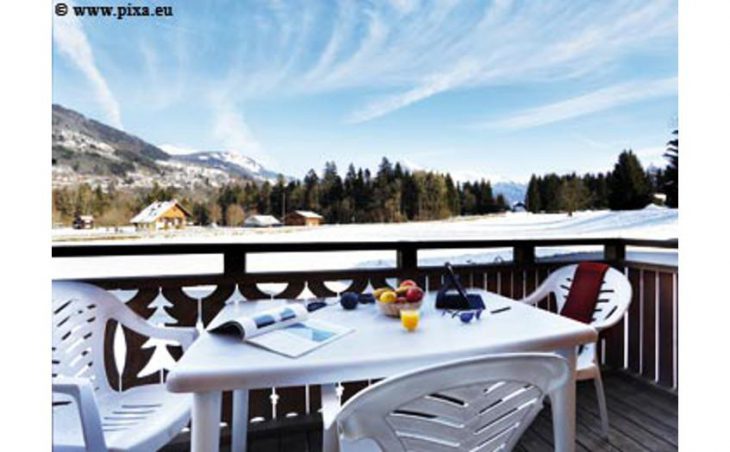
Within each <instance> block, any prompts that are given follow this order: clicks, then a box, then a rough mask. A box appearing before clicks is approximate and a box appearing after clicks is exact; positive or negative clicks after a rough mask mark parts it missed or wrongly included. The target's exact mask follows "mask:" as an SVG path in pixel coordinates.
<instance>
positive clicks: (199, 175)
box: [51, 104, 277, 189]
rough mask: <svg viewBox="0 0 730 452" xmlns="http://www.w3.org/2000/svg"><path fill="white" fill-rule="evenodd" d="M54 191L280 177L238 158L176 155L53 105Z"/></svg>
mask: <svg viewBox="0 0 730 452" xmlns="http://www.w3.org/2000/svg"><path fill="white" fill-rule="evenodd" d="M52 111H53V114H52V129H51V133H52V141H51V142H52V164H53V186H54V187H61V186H73V185H78V184H81V183H89V184H91V185H92V186H97V185H100V186H104V187H105V186H108V185H110V184H112V183H113V184H114V185H116V186H117V187H120V188H123V187H149V186H151V185H152V184H154V183H155V182H156V183H158V184H160V185H175V186H178V187H184V188H190V189H195V188H199V187H217V186H221V185H223V184H227V183H232V182H236V181H240V180H249V181H256V182H263V181H270V182H271V181H274V180H276V177H277V174H276V173H274V172H273V171H270V170H268V169H266V168H264V167H263V166H262V165H261V164H259V163H258V162H256V161H255V160H253V159H251V158H249V157H246V156H243V155H240V154H237V153H235V152H195V153H193V154H188V155H170V153H168V152H165V150H163V149H161V148H160V147H158V146H155V145H153V144H150V143H147V142H146V141H144V140H142V139H141V138H139V137H136V136H133V135H130V134H128V133H126V132H123V131H121V130H118V129H115V128H114V127H110V126H108V125H106V124H103V123H101V122H99V121H95V120H93V119H90V118H86V117H85V116H83V115H82V114H80V113H78V112H76V111H73V110H71V109H68V108H64V107H62V106H60V105H55V104H54V105H53V110H52Z"/></svg>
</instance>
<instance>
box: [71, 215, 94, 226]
mask: <svg viewBox="0 0 730 452" xmlns="http://www.w3.org/2000/svg"><path fill="white" fill-rule="evenodd" d="M72 226H73V228H74V229H94V216H93V215H76V217H75V218H74V222H73V223H72Z"/></svg>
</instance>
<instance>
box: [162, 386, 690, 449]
mask: <svg viewBox="0 0 730 452" xmlns="http://www.w3.org/2000/svg"><path fill="white" fill-rule="evenodd" d="M604 385H605V388H606V397H607V404H608V410H609V420H610V424H611V431H610V434H609V440H608V441H606V440H604V439H602V438H601V436H600V422H599V418H598V405H597V402H596V398H595V392H594V388H593V383H592V382H580V383H578V412H577V425H576V429H577V448H576V450H577V451H579V452H586V451H661V452H665V451H675V450H677V436H678V433H677V396H676V394H674V393H670V392H668V391H666V390H663V389H659V388H656V387H654V386H653V385H650V384H648V383H645V382H643V381H640V380H638V379H636V378H634V377H631V376H628V375H626V374H624V373H621V372H615V373H614V372H607V373H605V374H604ZM320 429H321V422H320V421H317V420H316V419H312V420H310V421H305V422H302V421H301V420H300V421H294V420H292V421H285V422H282V423H281V425H280V427H279V428H277V429H275V430H271V429H266V430H261V431H256V430H252V431H251V432H250V434H249V442H248V450H249V451H250V452H319V451H321V450H322V436H321V431H320ZM552 437H553V435H552V421H551V416H550V410H549V408H545V409H543V411H542V412H541V414H540V416H538V418H537V419H536V420H535V421H534V422H533V424H532V425H531V426H530V429H529V430H528V431H527V432H526V433H525V434H524V435H523V437H522V439H521V441H520V443H519V444H518V445H517V448H516V449H515V450H517V451H520V452H526V451H527V452H543V451H552V450H553V445H552V444H553V443H552ZM223 442H224V446H223V448H222V449H221V450H225V451H228V450H230V448H229V447H228V446H227V445H225V443H226V442H227V441H226V439H224V440H223ZM176 446H177V447H175V446H172V447H169V448H165V450H166V451H167V450H169V451H172V450H185V448H186V446H187V444H181V443H180V442H178V444H177V445H176Z"/></svg>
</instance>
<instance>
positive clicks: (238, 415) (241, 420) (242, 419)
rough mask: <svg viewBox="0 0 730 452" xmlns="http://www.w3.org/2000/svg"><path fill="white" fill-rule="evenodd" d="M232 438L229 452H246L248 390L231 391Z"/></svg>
mask: <svg viewBox="0 0 730 452" xmlns="http://www.w3.org/2000/svg"><path fill="white" fill-rule="evenodd" d="M232 422H233V438H232V439H231V451H233V452H246V434H247V433H248V389H237V390H235V391H233V421H232Z"/></svg>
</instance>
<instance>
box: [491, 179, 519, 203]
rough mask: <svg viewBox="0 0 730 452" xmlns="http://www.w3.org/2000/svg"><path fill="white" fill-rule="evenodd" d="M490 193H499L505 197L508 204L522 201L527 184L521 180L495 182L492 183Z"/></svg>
mask: <svg viewBox="0 0 730 452" xmlns="http://www.w3.org/2000/svg"><path fill="white" fill-rule="evenodd" d="M492 193H494V195H495V196H496V195H498V194H500V193H501V194H502V196H504V197H505V198H506V199H507V203H508V204H514V203H516V202H524V201H525V195H526V194H527V184H524V183H522V182H496V183H494V184H492Z"/></svg>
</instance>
